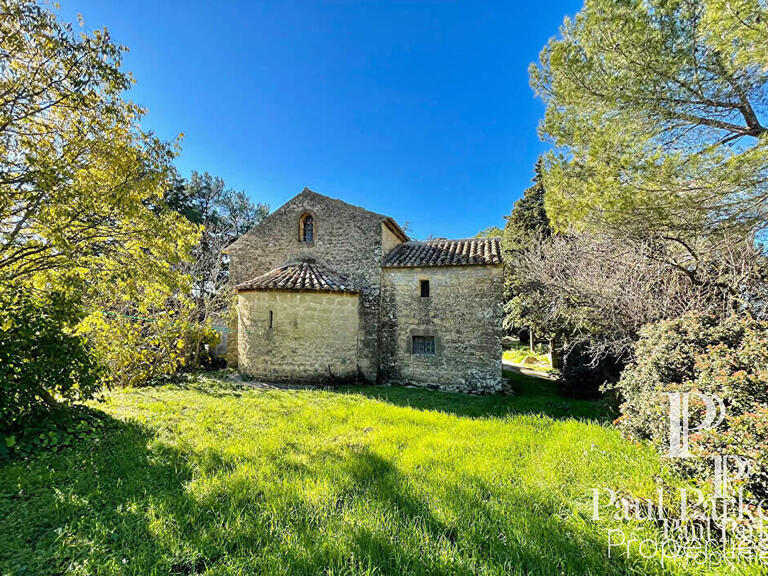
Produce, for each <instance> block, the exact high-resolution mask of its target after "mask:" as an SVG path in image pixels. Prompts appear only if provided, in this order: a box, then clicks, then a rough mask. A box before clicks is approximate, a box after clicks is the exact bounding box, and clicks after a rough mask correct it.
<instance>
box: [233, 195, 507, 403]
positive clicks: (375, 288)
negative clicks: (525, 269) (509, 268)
mask: <svg viewBox="0 0 768 576" xmlns="http://www.w3.org/2000/svg"><path fill="white" fill-rule="evenodd" d="M227 253H228V254H229V256H230V274H231V282H232V284H233V285H234V290H235V300H236V314H234V315H233V321H232V325H231V328H230V330H231V331H230V334H229V338H228V342H227V347H228V356H229V360H230V364H232V365H236V366H237V367H238V370H240V371H241V372H243V373H246V374H250V375H252V376H254V377H256V378H259V379H262V380H268V381H277V382H281V381H282V382H296V383H326V382H331V383H339V382H354V381H367V382H387V383H400V384H417V385H423V386H430V387H438V388H443V389H447V390H461V391H466V392H479V393H480V392H493V391H496V390H499V389H500V387H501V353H502V350H501V321H502V290H503V275H502V259H501V247H500V244H499V239H498V238H471V239H466V240H445V239H437V240H431V241H426V242H416V241H412V240H410V239H409V238H408V236H407V235H406V234H405V232H404V231H403V230H402V229H401V228H400V226H399V225H398V224H397V222H395V221H394V220H393V219H392V218H390V217H388V216H383V215H381V214H376V213H374V212H369V211H368V210H365V209H363V208H360V207H358V206H352V205H350V204H347V203H346V202H342V201H340V200H336V199H333V198H329V197H327V196H323V195H321V194H317V193H315V192H312V191H311V190H309V189H307V188H305V189H304V191H303V192H301V193H300V194H299V195H297V196H295V197H294V198H292V199H291V200H289V201H288V202H287V203H286V204H284V205H283V206H281V207H280V208H278V209H277V210H276V211H275V212H273V213H272V214H270V215H269V216H268V217H267V218H265V219H264V220H263V221H262V222H261V223H259V224H258V225H257V226H255V227H254V228H253V229H252V230H250V231H249V232H248V233H246V234H244V235H243V236H242V237H241V238H239V239H238V240H237V241H236V242H235V243H233V244H232V245H231V246H230V247H229V248H228V249H227Z"/></svg>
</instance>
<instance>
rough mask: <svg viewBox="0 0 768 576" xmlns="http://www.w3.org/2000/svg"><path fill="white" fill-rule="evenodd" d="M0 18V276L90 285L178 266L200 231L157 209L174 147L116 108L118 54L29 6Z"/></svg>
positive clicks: (125, 78) (103, 37) (121, 82)
mask: <svg viewBox="0 0 768 576" xmlns="http://www.w3.org/2000/svg"><path fill="white" fill-rule="evenodd" d="M0 13H2V14H3V17H2V18H1V19H0V67H1V68H2V74H0V273H2V274H3V275H4V276H6V277H13V278H30V277H31V276H33V275H34V274H36V273H40V272H44V271H66V272H67V274H69V275H76V276H77V277H79V278H87V281H88V282H89V283H93V282H94V281H96V280H97V279H100V275H101V274H102V273H104V274H106V275H107V276H109V275H114V274H115V273H114V270H115V268H117V267H119V269H120V270H121V271H124V270H135V271H136V272H137V277H138V278H142V277H145V276H149V277H152V276H153V274H155V273H161V272H162V271H163V269H164V268H166V265H167V263H168V262H178V261H179V260H180V259H181V257H182V256H183V255H184V253H185V252H186V251H187V250H188V248H189V247H190V246H191V244H192V243H193V242H194V240H195V237H196V235H195V229H194V227H192V226H191V225H188V224H186V223H185V221H184V220H183V219H181V218H180V217H179V215H178V214H176V213H175V212H172V211H167V210H160V211H158V210H156V209H154V208H156V206H157V205H158V203H159V202H160V201H161V200H162V194H163V190H164V188H165V183H166V181H167V178H168V174H169V170H170V161H171V160H172V159H173V156H174V150H173V148H172V147H171V146H170V145H168V144H166V143H163V142H161V141H159V140H158V139H157V138H155V137H154V136H153V135H152V134H149V133H145V132H142V131H141V130H140V128H139V125H138V123H139V121H140V119H141V117H142V115H143V113H144V111H143V110H142V109H141V108H139V107H138V106H136V105H135V104H132V103H130V102H127V101H125V100H123V99H122V93H123V91H124V90H126V89H128V88H129V86H130V84H131V78H130V76H129V75H128V74H126V73H125V72H123V71H122V70H121V60H122V53H123V51H124V48H122V47H120V46H118V45H115V44H113V43H112V42H111V40H110V37H109V34H108V33H107V31H106V30H97V31H94V32H93V33H92V34H87V33H83V34H81V35H79V36H76V35H75V33H74V32H73V30H72V27H71V26H70V25H65V24H62V23H61V22H59V21H58V20H57V19H56V16H55V15H54V14H53V13H52V12H50V11H48V10H46V9H44V8H42V7H40V6H38V5H37V4H35V3H34V2H31V1H28V0H20V1H19V0H1V1H0ZM156 271H157V272H156Z"/></svg>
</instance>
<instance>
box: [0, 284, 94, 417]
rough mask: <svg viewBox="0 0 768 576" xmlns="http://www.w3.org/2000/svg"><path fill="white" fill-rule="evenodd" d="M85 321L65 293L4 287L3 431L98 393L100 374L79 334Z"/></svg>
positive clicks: (0, 312)
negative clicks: (65, 403)
mask: <svg viewBox="0 0 768 576" xmlns="http://www.w3.org/2000/svg"><path fill="white" fill-rule="evenodd" d="M81 317H82V316H81V308H80V306H79V304H78V303H77V302H75V301H73V300H72V299H70V298H68V297H66V296H65V295H63V294H62V293H59V292H52V293H49V292H43V291H35V290H33V289H31V288H30V287H29V286H27V285H24V284H19V283H12V284H7V283H5V284H3V285H1V286H0V429H2V430H10V429H13V428H15V427H17V426H18V425H19V424H20V423H22V422H23V421H24V420H25V419H27V418H28V417H29V416H30V415H31V414H33V413H35V412H38V411H41V410H48V409H50V408H51V407H53V406H54V405H56V404H57V403H58V402H60V401H64V402H75V401H78V400H85V399H87V398H90V397H91V396H92V395H93V393H94V392H95V391H96V390H97V389H98V387H99V381H100V376H101V370H100V368H99V366H98V364H97V362H96V360H95V358H94V356H93V354H92V352H91V350H90V349H89V347H88V344H87V342H86V339H85V337H84V336H82V335H80V334H78V333H76V332H75V326H76V325H77V323H78V322H79V321H80V319H81Z"/></svg>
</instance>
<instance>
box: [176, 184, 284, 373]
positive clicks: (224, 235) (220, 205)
mask: <svg viewBox="0 0 768 576" xmlns="http://www.w3.org/2000/svg"><path fill="white" fill-rule="evenodd" d="M165 202H166V203H167V205H168V206H169V207H170V208H171V209H173V210H175V211H177V212H179V213H180V214H182V215H183V216H184V217H185V218H186V219H187V220H189V221H190V222H192V223H194V224H197V225H200V226H202V228H203V233H202V235H201V236H200V241H199V242H198V243H197V245H196V246H195V247H194V248H193V249H192V256H193V257H192V259H191V260H190V261H189V262H187V263H185V264H184V265H183V266H182V269H183V270H184V272H186V273H187V274H188V275H189V276H190V277H191V279H192V299H193V302H194V307H195V309H194V312H193V314H194V317H195V319H196V321H197V322H199V323H200V324H202V325H208V324H210V322H211V320H213V319H216V318H221V316H222V315H223V313H224V311H225V310H226V307H227V304H228V300H229V290H228V289H227V283H228V282H229V258H228V256H227V255H226V254H224V249H225V248H226V247H227V246H229V245H230V244H231V243H232V242H234V241H235V240H237V239H238V238H239V237H240V236H241V235H242V234H244V233H246V232H247V231H248V230H250V229H251V228H253V227H254V226H255V225H256V224H258V223H259V222H261V221H262V220H263V219H264V218H265V217H266V216H267V214H269V207H268V206H267V205H266V204H254V203H253V202H252V201H251V200H250V199H249V198H248V196H246V194H245V192H237V191H234V190H232V189H229V188H227V187H226V186H225V184H224V181H223V180H222V179H221V178H217V177H214V176H211V175H210V174H208V173H207V172H206V173H204V174H202V175H201V174H199V173H197V172H192V176H191V177H190V178H189V180H186V181H185V180H183V179H181V178H179V177H178V176H177V177H176V178H175V180H174V184H173V186H172V187H170V188H169V189H168V191H166V194H165ZM201 336H202V334H201ZM200 342H201V341H200V340H198V341H197V342H196V343H195V344H194V345H193V347H192V348H193V349H192V350H191V352H192V354H193V355H194V356H195V358H197V356H198V354H199V352H200Z"/></svg>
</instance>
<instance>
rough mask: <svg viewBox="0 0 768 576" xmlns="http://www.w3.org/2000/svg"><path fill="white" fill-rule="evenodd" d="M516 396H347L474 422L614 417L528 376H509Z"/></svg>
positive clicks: (383, 392) (378, 390)
mask: <svg viewBox="0 0 768 576" xmlns="http://www.w3.org/2000/svg"><path fill="white" fill-rule="evenodd" d="M504 376H505V378H507V379H509V380H510V382H511V383H512V389H513V394H512V395H510V396H507V395H501V394H496V395H488V396H474V395H469V394H460V393H452V392H441V391H437V390H428V389H424V388H406V387H403V386H364V387H355V386H346V387H341V388H338V389H337V390H338V391H340V392H344V393H346V394H359V395H361V396H366V397H368V398H374V399H376V400H381V401H383V402H389V403H390V404H395V405H398V406H407V407H410V408H416V409H419V410H436V411H439V412H445V413H448V414H455V415H457V416H463V417H470V418H489V417H503V416H508V415H513V414H543V415H546V416H549V417H550V418H555V419H558V420H562V419H567V418H577V419H589V420H596V421H598V422H607V421H610V420H611V419H612V417H613V414H612V411H611V409H610V407H609V405H608V403H607V402H606V401H604V400H580V399H573V398H567V397H565V396H562V395H561V394H560V393H559V391H558V386H557V383H556V382H551V381H547V380H542V379H540V378H535V377H531V376H526V375H524V374H517V373H513V372H505V373H504Z"/></svg>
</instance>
